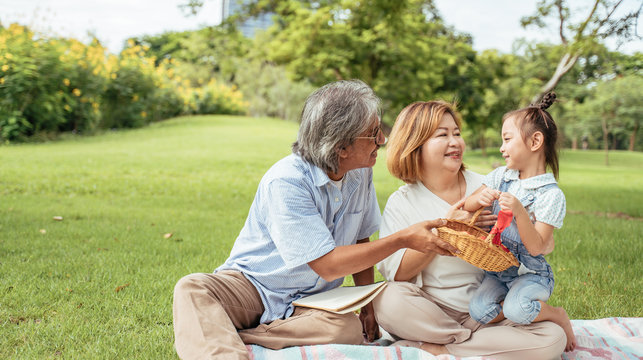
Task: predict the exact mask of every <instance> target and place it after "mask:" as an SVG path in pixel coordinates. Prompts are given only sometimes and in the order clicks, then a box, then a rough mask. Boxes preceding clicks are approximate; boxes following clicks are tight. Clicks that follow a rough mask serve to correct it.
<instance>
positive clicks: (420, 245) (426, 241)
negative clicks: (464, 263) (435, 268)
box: [405, 219, 460, 256]
mask: <svg viewBox="0 0 643 360" xmlns="http://www.w3.org/2000/svg"><path fill="white" fill-rule="evenodd" d="M446 224H447V222H446V220H444V219H437V220H428V221H422V222H419V223H417V224H415V225H412V226H410V227H408V228H407V229H406V230H405V231H406V232H407V234H406V246H405V247H407V248H410V249H413V250H417V251H419V252H423V253H425V254H429V253H432V252H433V253H436V254H439V255H444V256H453V254H454V253H456V254H457V253H459V252H460V250H458V248H456V247H455V246H453V245H451V244H449V243H448V242H446V241H444V240H442V239H440V238H439V237H437V236H436V235H435V234H434V233H433V232H432V230H433V229H434V228H436V227H440V226H444V225H446Z"/></svg>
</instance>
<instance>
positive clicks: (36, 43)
mask: <svg viewBox="0 0 643 360" xmlns="http://www.w3.org/2000/svg"><path fill="white" fill-rule="evenodd" d="M146 50H147V49H146V48H144V47H142V46H140V45H135V44H134V42H133V41H131V42H130V43H129V44H128V47H127V48H126V49H124V50H123V51H122V52H121V53H120V54H119V55H118V56H115V55H112V54H109V53H108V52H107V51H106V49H105V48H104V47H103V46H101V45H100V43H99V42H98V41H97V40H95V39H94V40H93V41H92V42H91V43H90V44H89V45H85V44H83V43H81V42H79V41H77V40H75V39H56V38H47V37H46V36H44V35H42V34H35V33H34V32H32V31H30V30H29V29H28V28H26V27H24V26H21V25H18V24H11V25H10V26H9V27H8V28H3V27H0V141H3V142H8V141H20V140H24V139H26V138H28V137H31V136H33V135H36V134H38V133H45V134H51V133H53V134H57V133H60V132H66V131H71V132H84V133H88V132H92V131H93V130H95V129H110V128H134V127H140V126H144V125H146V124H149V123H150V122H152V121H159V120H163V119H167V118H169V117H173V116H177V115H181V114H244V113H245V112H246V109H247V107H248V105H247V104H246V103H245V102H244V101H243V99H242V95H241V93H240V92H239V91H238V90H236V89H235V88H231V87H228V86H225V85H223V84H217V83H215V82H214V81H210V82H209V83H208V84H207V85H204V86H197V87H193V86H191V85H190V83H189V82H187V83H185V82H182V80H181V77H180V76H178V75H176V74H175V68H176V64H174V63H173V62H172V61H169V60H164V61H161V62H160V63H159V64H158V65H156V64H155V62H156V59H155V58H153V57H148V56H146V55H145V53H146Z"/></svg>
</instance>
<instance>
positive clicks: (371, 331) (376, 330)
mask: <svg viewBox="0 0 643 360" xmlns="http://www.w3.org/2000/svg"><path fill="white" fill-rule="evenodd" d="M359 320H360V321H361V322H362V329H363V332H364V336H365V337H366V340H367V341H368V342H373V341H375V340H377V339H379V338H380V337H382V334H381V333H380V327H379V325H378V324H377V320H375V311H374V310H373V303H368V304H367V305H366V306H364V307H363V308H362V310H360V313H359Z"/></svg>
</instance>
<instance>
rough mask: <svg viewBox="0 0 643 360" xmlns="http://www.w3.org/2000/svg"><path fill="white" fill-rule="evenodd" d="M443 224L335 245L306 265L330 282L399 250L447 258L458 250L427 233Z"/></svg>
mask: <svg viewBox="0 0 643 360" xmlns="http://www.w3.org/2000/svg"><path fill="white" fill-rule="evenodd" d="M445 224H446V221H445V220H441V219H438V220H430V221H423V222H420V223H417V224H415V225H412V226H410V227H408V228H406V229H404V230H400V231H398V232H396V233H394V234H391V235H389V236H387V237H384V238H381V239H379V240H378V241H374V242H362V243H358V244H355V245H346V246H338V247H336V248H335V249H333V250H331V251H330V252H328V253H327V254H326V255H324V256H322V257H319V258H317V259H315V260H313V261H310V262H308V265H309V266H310V267H311V268H312V269H313V271H315V272H316V273H317V274H319V276H321V277H322V278H323V279H324V280H326V281H333V280H335V279H338V278H340V277H343V276H347V275H350V274H355V273H358V272H361V271H362V270H365V269H367V268H369V267H373V266H374V265H375V264H377V263H378V262H379V261H381V260H383V259H384V258H386V257H387V256H389V255H391V254H392V253H394V252H396V251H397V250H399V249H402V248H410V249H415V250H417V251H420V252H423V253H431V252H435V253H437V254H440V255H446V256H451V252H454V253H455V252H457V251H458V249H457V248H455V247H454V246H453V245H451V244H449V243H447V242H446V241H444V240H442V239H440V238H439V237H437V236H436V235H434V234H433V233H432V232H431V229H433V228H435V227H439V226H443V225H445Z"/></svg>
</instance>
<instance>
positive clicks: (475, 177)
mask: <svg viewBox="0 0 643 360" xmlns="http://www.w3.org/2000/svg"><path fill="white" fill-rule="evenodd" d="M464 178H465V180H466V184H467V188H466V191H465V197H466V196H469V195H471V194H472V193H473V192H474V191H476V190H477V189H478V188H479V187H480V186H481V185H482V179H483V177H482V176H481V175H479V174H477V173H474V172H472V171H465V172H464ZM450 208H451V205H450V204H449V203H447V202H446V201H444V200H442V199H441V198H439V197H438V196H436V195H435V194H433V193H432V192H431V191H430V190H429V189H427V188H426V187H425V186H424V184H422V182H420V181H418V182H417V183H415V184H407V185H403V186H401V187H400V188H399V189H398V190H397V191H396V192H394V193H393V194H392V195H391V196H390V197H389V199H388V201H387V203H386V207H385V208H384V214H383V217H382V225H381V227H380V234H379V236H380V237H386V236H388V235H390V234H393V233H395V232H397V231H399V230H403V229H405V228H407V227H409V226H411V225H413V224H416V223H419V222H421V221H425V220H433V219H438V218H442V217H444V216H446V214H447V212H448V211H449V209H450ZM405 251H406V249H400V250H398V251H397V252H395V253H394V254H392V255H391V256H389V257H387V258H386V259H384V260H382V261H381V262H380V263H378V264H377V268H378V270H379V271H380V273H382V275H383V276H384V277H385V278H386V279H387V280H388V281H394V278H395V273H396V272H397V269H398V268H399V267H400V262H401V261H402V256H403V255H404V252H405ZM483 276H484V272H483V271H482V270H481V269H478V268H477V267H475V266H473V265H471V264H469V263H467V262H466V261H464V260H462V259H460V258H458V257H455V256H441V255H436V257H435V258H434V259H433V260H432V261H431V262H430V263H429V265H427V266H426V267H425V268H424V270H422V272H421V273H420V274H418V275H417V276H416V277H415V278H413V279H411V280H409V282H411V283H414V284H416V285H417V286H419V287H421V288H422V290H424V291H425V292H427V293H428V294H429V295H431V297H432V298H433V299H434V300H435V301H436V302H438V303H440V304H442V305H445V306H447V307H449V308H451V309H454V310H457V311H460V312H468V311H469V300H470V299H471V296H472V295H473V292H474V291H475V290H476V289H477V288H478V285H479V284H480V282H481V281H482V278H483Z"/></svg>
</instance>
